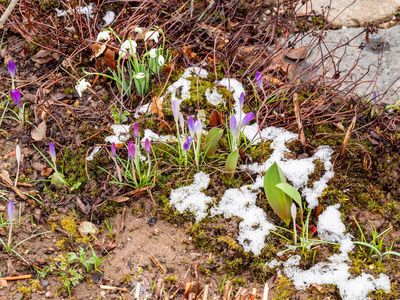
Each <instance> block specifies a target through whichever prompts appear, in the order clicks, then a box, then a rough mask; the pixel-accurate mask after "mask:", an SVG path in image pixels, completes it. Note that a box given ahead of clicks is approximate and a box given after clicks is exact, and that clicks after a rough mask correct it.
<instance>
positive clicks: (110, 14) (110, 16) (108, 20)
mask: <svg viewBox="0 0 400 300" xmlns="http://www.w3.org/2000/svg"><path fill="white" fill-rule="evenodd" d="M114 19H115V13H114V12H113V11H111V10H109V11H108V12H107V13H106V15H105V16H104V17H103V20H104V25H103V27H106V26H108V25H110V24H111V23H112V22H113V21H114Z"/></svg>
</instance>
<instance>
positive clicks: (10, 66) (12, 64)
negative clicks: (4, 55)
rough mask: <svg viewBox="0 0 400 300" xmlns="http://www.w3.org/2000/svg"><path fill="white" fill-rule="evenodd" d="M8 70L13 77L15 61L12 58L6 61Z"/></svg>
mask: <svg viewBox="0 0 400 300" xmlns="http://www.w3.org/2000/svg"><path fill="white" fill-rule="evenodd" d="M8 72H10V75H11V78H12V79H14V76H15V63H14V61H13V60H10V62H9V63H8Z"/></svg>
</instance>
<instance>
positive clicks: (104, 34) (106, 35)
mask: <svg viewBox="0 0 400 300" xmlns="http://www.w3.org/2000/svg"><path fill="white" fill-rule="evenodd" d="M109 40H111V37H110V31H108V30H103V31H101V32H100V33H99V34H98V35H97V40H96V41H97V42H100V41H106V42H107V41H109Z"/></svg>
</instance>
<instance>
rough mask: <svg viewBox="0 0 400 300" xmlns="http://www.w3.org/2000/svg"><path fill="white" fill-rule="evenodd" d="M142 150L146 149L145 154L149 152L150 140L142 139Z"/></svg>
mask: <svg viewBox="0 0 400 300" xmlns="http://www.w3.org/2000/svg"><path fill="white" fill-rule="evenodd" d="M144 151H146V153H147V154H149V153H150V140H149V139H146V140H145V141H144Z"/></svg>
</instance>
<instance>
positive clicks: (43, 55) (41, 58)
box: [32, 49, 55, 64]
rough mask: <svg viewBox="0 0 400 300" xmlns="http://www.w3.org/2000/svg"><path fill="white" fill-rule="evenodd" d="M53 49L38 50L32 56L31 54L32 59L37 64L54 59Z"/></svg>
mask: <svg viewBox="0 0 400 300" xmlns="http://www.w3.org/2000/svg"><path fill="white" fill-rule="evenodd" d="M52 54H53V51H51V50H43V49H42V50H40V51H39V52H38V53H36V54H35V55H34V56H32V60H33V61H34V62H36V63H38V64H45V63H48V62H49V61H51V60H53V59H55V58H54V57H53V56H52Z"/></svg>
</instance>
